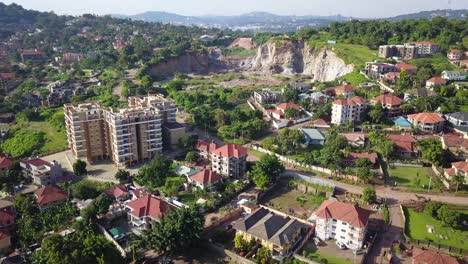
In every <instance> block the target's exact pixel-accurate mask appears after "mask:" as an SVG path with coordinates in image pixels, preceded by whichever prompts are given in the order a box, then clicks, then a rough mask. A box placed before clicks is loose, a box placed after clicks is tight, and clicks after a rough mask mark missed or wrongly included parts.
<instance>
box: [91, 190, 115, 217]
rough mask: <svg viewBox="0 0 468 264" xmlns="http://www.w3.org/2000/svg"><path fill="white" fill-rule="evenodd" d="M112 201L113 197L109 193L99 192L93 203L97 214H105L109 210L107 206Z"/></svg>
mask: <svg viewBox="0 0 468 264" xmlns="http://www.w3.org/2000/svg"><path fill="white" fill-rule="evenodd" d="M113 202H114V199H113V198H111V197H110V196H109V195H107V194H104V193H101V194H100V195H99V196H98V197H97V198H96V200H94V202H93V204H94V206H95V208H96V212H97V213H98V214H106V213H107V212H108V211H109V206H110V205H111V204H112V203H113Z"/></svg>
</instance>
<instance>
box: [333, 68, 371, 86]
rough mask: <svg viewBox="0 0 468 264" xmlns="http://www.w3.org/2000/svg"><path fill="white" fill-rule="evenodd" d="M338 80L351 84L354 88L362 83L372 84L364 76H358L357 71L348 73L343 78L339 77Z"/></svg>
mask: <svg viewBox="0 0 468 264" xmlns="http://www.w3.org/2000/svg"><path fill="white" fill-rule="evenodd" d="M339 79H340V80H343V81H346V82H348V83H351V84H352V85H354V86H356V87H357V86H358V85H359V84H361V83H363V82H372V81H371V80H369V79H367V78H366V77H365V76H364V75H362V74H360V73H359V70H354V71H353V72H351V73H348V74H346V75H345V76H343V77H340V78H339Z"/></svg>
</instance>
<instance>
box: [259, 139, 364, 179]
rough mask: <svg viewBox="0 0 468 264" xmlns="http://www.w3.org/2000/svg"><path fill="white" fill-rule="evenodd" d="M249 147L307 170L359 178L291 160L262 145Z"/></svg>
mask: <svg viewBox="0 0 468 264" xmlns="http://www.w3.org/2000/svg"><path fill="white" fill-rule="evenodd" d="M251 148H252V149H253V150H257V151H260V152H262V153H265V154H269V155H275V156H276V157H278V159H279V160H280V161H282V162H284V163H287V164H288V165H292V166H298V167H302V168H306V169H309V170H313V171H316V172H320V173H324V174H327V175H330V176H337V177H339V178H343V179H348V180H352V181H355V182H356V181H358V180H359V178H358V177H356V176H354V175H347V174H343V173H335V174H333V172H332V171H331V170H330V169H327V168H323V167H318V166H314V165H309V164H306V163H304V162H299V161H296V160H293V159H291V158H288V157H286V156H282V155H280V154H278V153H274V152H272V151H270V150H267V149H264V148H262V147H260V146H258V145H251Z"/></svg>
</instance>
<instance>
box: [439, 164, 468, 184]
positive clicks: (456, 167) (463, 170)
mask: <svg viewBox="0 0 468 264" xmlns="http://www.w3.org/2000/svg"><path fill="white" fill-rule="evenodd" d="M457 174H461V175H462V176H463V177H465V184H468V161H458V162H452V167H451V168H448V169H444V176H445V178H447V180H450V181H451V180H452V177H453V176H455V175H457Z"/></svg>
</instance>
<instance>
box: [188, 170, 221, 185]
mask: <svg viewBox="0 0 468 264" xmlns="http://www.w3.org/2000/svg"><path fill="white" fill-rule="evenodd" d="M190 179H192V180H194V181H196V182H198V183H201V184H203V185H207V184H213V183H216V182H218V181H220V180H221V179H223V177H221V176H220V175H219V174H217V173H216V172H214V171H212V170H203V171H200V172H199V173H197V174H194V175H192V176H190Z"/></svg>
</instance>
